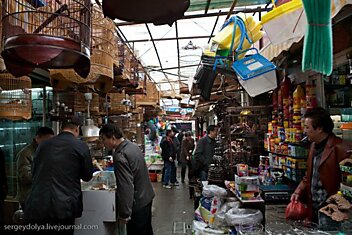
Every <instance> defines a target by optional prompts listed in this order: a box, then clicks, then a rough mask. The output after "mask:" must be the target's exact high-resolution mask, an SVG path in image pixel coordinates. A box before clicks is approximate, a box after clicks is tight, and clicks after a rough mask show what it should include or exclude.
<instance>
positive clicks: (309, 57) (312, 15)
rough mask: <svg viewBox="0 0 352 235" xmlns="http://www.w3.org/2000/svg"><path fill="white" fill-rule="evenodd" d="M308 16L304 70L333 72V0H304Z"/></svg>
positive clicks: (327, 73)
mask: <svg viewBox="0 0 352 235" xmlns="http://www.w3.org/2000/svg"><path fill="white" fill-rule="evenodd" d="M303 6H304V10H305V12H306V16H307V22H308V26H307V31H306V35H305V37H304V46H303V61H302V71H307V70H314V71H317V72H320V73H322V74H324V75H330V74H331V72H332V60H333V50H332V26H331V0H303Z"/></svg>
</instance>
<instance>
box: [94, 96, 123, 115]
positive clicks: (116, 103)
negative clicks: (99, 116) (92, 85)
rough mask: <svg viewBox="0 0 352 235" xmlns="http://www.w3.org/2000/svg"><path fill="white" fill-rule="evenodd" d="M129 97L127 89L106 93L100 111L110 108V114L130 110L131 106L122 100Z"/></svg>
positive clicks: (101, 101)
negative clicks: (126, 92)
mask: <svg viewBox="0 0 352 235" xmlns="http://www.w3.org/2000/svg"><path fill="white" fill-rule="evenodd" d="M126 98H128V97H127V96H126V94H125V91H122V92H120V93H119V92H117V93H108V94H106V97H105V99H101V100H100V104H99V109H100V113H106V110H107V109H108V113H109V115H120V114H123V113H126V112H128V110H129V107H128V106H126V105H124V104H123V103H122V101H123V100H124V99H126Z"/></svg>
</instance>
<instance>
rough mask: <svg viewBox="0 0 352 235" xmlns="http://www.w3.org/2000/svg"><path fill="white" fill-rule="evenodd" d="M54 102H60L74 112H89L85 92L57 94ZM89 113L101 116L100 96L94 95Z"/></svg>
mask: <svg viewBox="0 0 352 235" xmlns="http://www.w3.org/2000/svg"><path fill="white" fill-rule="evenodd" d="M54 100H59V101H60V103H64V104H65V105H66V106H67V107H69V108H71V109H72V111H73V112H87V110H88V102H87V101H86V99H85V97H84V93H83V92H77V91H63V92H55V97H54ZM89 111H90V113H91V114H92V115H96V114H99V95H98V94H96V93H93V99H92V101H91V103H90V107H89Z"/></svg>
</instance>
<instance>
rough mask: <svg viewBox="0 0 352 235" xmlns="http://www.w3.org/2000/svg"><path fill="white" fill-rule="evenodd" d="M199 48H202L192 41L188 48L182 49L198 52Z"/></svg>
mask: <svg viewBox="0 0 352 235" xmlns="http://www.w3.org/2000/svg"><path fill="white" fill-rule="evenodd" d="M199 48H200V47H199V46H196V45H194V44H193V42H192V41H189V42H188V44H187V45H186V46H184V47H182V49H184V50H197V49H199Z"/></svg>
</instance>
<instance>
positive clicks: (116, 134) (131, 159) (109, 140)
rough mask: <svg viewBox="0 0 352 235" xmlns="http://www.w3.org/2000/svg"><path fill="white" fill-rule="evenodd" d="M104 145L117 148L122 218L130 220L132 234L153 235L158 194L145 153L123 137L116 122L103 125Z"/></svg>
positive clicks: (129, 232)
mask: <svg viewBox="0 0 352 235" xmlns="http://www.w3.org/2000/svg"><path fill="white" fill-rule="evenodd" d="M99 134H100V136H101V138H102V141H103V144H104V146H105V147H106V148H107V149H109V150H114V153H113V157H114V171H115V176H116V186H117V189H116V192H117V198H118V199H117V204H118V207H117V208H118V220H119V223H120V224H127V234H128V235H137V234H138V235H153V228H152V203H153V198H154V196H155V193H154V190H153V187H152V184H151V182H150V179H149V175H148V168H147V165H146V163H145V159H144V156H143V153H142V152H141V150H140V149H139V147H138V145H136V144H135V143H132V142H130V141H129V140H126V139H125V138H123V135H122V132H121V130H120V129H119V128H118V127H116V126H115V125H113V124H106V125H105V126H103V127H102V128H101V129H100V133H99Z"/></svg>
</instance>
